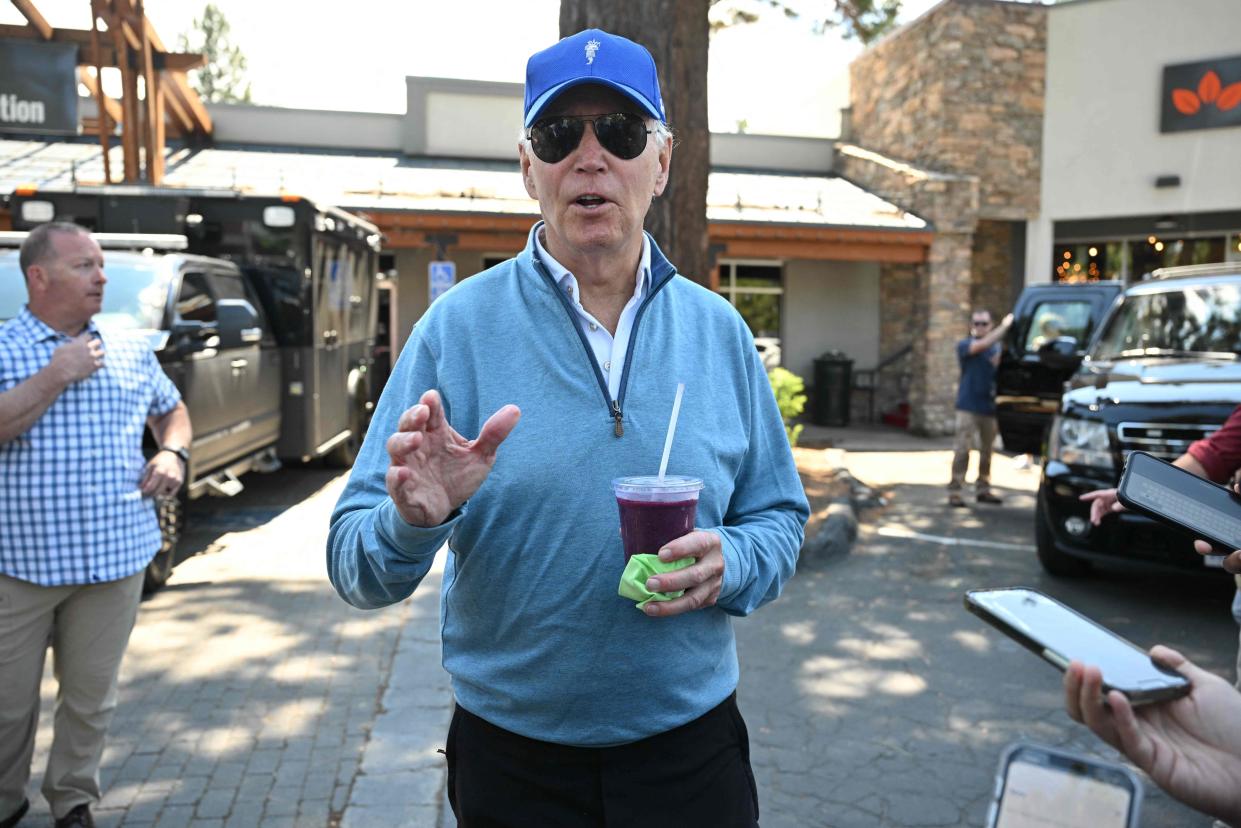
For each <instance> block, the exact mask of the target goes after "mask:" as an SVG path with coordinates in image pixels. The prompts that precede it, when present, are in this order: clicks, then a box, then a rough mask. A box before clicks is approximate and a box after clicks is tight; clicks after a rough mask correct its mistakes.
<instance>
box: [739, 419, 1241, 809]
mask: <svg viewBox="0 0 1241 828" xmlns="http://www.w3.org/2000/svg"><path fill="white" fill-rule="evenodd" d="M927 448H931V449H936V448H938V449H939V450H929V451H926V450H924V451H901V452H893V451H884V452H859V451H855V450H849V451H847V452H846V455H845V460H846V464H847V466H848V468H849V470H850V471H851V473H852V474H853V475H854V476H855V477H857V478H858V479H859V480H862V481H864V482H866V483H869V484H875V485H879V486H881V487H883V488H884V489H886V490H887V491H888V492H889V504H888V505H887V506H885V507H882V508H879V509H874V510H867V511H863V512H862V514H861V515H860V517H861V523H862V526H861V534H860V536H859V538H858V540H857V542H856V543H855V544H854V546H853V549H852V551H851V553H850V554H849V555H848V556H846V557H844V558H837V559H834V560H831V561H829V562H827V563H826V564H825V565H823V566H822V567H821V568H818V569H802V570H801V571H799V572H798V574H797V577H795V578H794V579H793V580H792V581H791V582H790V583H789V585H788V588H787V589H786V591H785V594H784V595H782V596H781V598H780V599H779V600H777V601H776V602H775V603H773V604H771V605H769V606H767V607H765V608H763V609H761V610H759V611H758V612H757V613H755V614H754V615H753V616H751V617H750V618H747V619H744V620H742V621H740V622H739V623H738V624H737V631H738V632H737V638H738V647H739V651H740V656H741V683H740V687H739V690H738V698H739V704H740V706H741V709H742V711H743V712H744V714H745V716H746V720H747V722H748V723H749V729H750V738H751V742H752V757H753V762H754V766H755V775H756V777H757V780H758V785H759V794H760V799H761V806H762V824H763V826H764V828H803V827H804V828H810V827H811V826H813V827H814V828H821V827H822V826H832V828H884V826H981V825H982V824H983V821H984V817H985V813H986V807H987V803H988V799H989V795H990V789H991V785H992V783H993V779H994V776H993V775H994V773H995V769H996V764H997V762H998V760H999V757H1000V753H1001V751H1002V750H1003V748H1004V746H1005V745H1007V744H1008V743H1010V742H1012V741H1015V740H1016V739H1018V738H1022V739H1028V740H1033V741H1036V742H1040V743H1043V744H1050V745H1053V746H1061V747H1066V748H1069V749H1071V750H1077V751H1082V752H1086V753H1090V754H1094V755H1097V756H1102V757H1104V758H1111V759H1117V758H1118V757H1117V755H1116V754H1115V753H1114V752H1112V751H1111V750H1110V749H1108V748H1106V747H1105V746H1103V745H1102V744H1101V743H1100V742H1098V741H1097V740H1095V739H1094V737H1093V735H1091V734H1090V733H1089V732H1088V731H1087V730H1086V729H1085V728H1083V727H1081V726H1079V725H1076V724H1075V723H1073V722H1072V721H1071V720H1069V718H1068V717H1067V715H1066V714H1065V713H1064V710H1063V695H1062V692H1061V689H1060V674H1059V673H1058V672H1057V671H1056V670H1055V669H1053V668H1052V667H1051V666H1049V665H1047V664H1045V663H1044V662H1043V661H1041V660H1040V659H1038V658H1036V657H1035V656H1033V655H1031V654H1030V653H1028V652H1027V651H1026V650H1024V649H1023V648H1021V647H1020V646H1019V645H1017V644H1016V643H1014V642H1011V641H1010V640H1009V639H1007V638H1005V637H1004V636H1003V635H1001V634H1000V633H998V632H995V631H993V630H992V629H991V628H990V627H988V626H987V625H985V624H984V623H983V622H982V621H980V620H978V619H977V618H975V617H974V616H973V615H971V614H969V613H968V612H966V611H965V610H964V608H963V607H962V594H963V593H964V592H965V591H966V590H967V589H972V588H976V587H994V586H1012V585H1026V586H1031V587H1034V588H1036V589H1040V590H1043V591H1045V592H1048V593H1050V594H1052V595H1055V596H1056V597H1058V598H1060V600H1062V601H1065V602H1066V603H1068V604H1069V605H1070V606H1073V607H1075V608H1077V609H1079V610H1081V611H1082V612H1084V613H1086V614H1087V615H1090V616H1091V617H1094V618H1096V619H1097V620H1099V621H1100V622H1102V623H1104V624H1105V625H1107V626H1109V627H1111V628H1112V629H1114V630H1117V631H1118V632H1120V633H1121V634H1122V635H1125V636H1126V637H1128V638H1130V639H1131V640H1133V641H1135V642H1137V643H1139V644H1141V645H1143V646H1148V645H1150V644H1154V643H1157V642H1161V641H1162V642H1166V643H1170V644H1175V645H1176V646H1178V647H1180V648H1182V649H1183V651H1184V652H1185V653H1186V654H1187V655H1188V656H1190V657H1191V658H1193V659H1194V660H1195V661H1198V662H1199V663H1200V664H1201V665H1203V666H1205V667H1207V668H1208V669H1213V670H1216V671H1217V672H1220V673H1221V674H1223V675H1227V676H1231V671H1232V666H1233V659H1234V656H1235V653H1236V646H1237V631H1236V625H1235V624H1234V623H1233V621H1232V619H1231V616H1230V613H1229V600H1230V597H1231V590H1230V588H1229V585H1228V583H1227V580H1226V579H1217V580H1215V581H1210V582H1205V583H1204V582H1203V581H1202V580H1201V579H1182V580H1177V579H1167V578H1163V579H1149V578H1147V579H1143V578H1134V577H1128V576H1120V575H1112V574H1105V575H1101V576H1097V577H1093V578H1087V579H1082V580H1079V581H1059V580H1056V579H1051V578H1049V577H1047V576H1045V575H1043V574H1042V573H1041V571H1040V570H1039V568H1038V564H1037V561H1036V559H1035V555H1034V548H1033V537H1032V519H1033V507H1034V492H1035V491H1036V489H1037V485H1038V472H1037V470H1034V471H1017V470H1016V469H1015V468H1014V467H1013V460H1012V459H1011V458H1008V457H1005V456H1003V455H997V456H996V458H995V464H994V474H993V481H994V482H995V483H996V484H997V485H998V488H999V491H1000V493H1001V494H1003V495H1004V496H1005V499H1006V500H1005V504H1004V505H1003V506H1000V507H987V506H980V505H974V504H973V503H971V507H970V508H968V509H962V510H954V509H949V508H947V507H946V506H945V491H944V484H945V483H946V481H947V476H948V470H949V465H950V459H951V452H950V451H946V450H943V449H942V446H937V444H936V443H935V442H930V443H928V444H927ZM1146 788H1147V794H1146V801H1145V803H1144V807H1143V809H1144V818H1143V820H1142V825H1143V826H1146V828H1155V827H1156V826H1169V828H1171V827H1172V826H1176V828H1182V826H1202V828H1206V826H1207V825H1209V824H1210V820H1208V819H1206V818H1204V817H1201V816H1197V815H1195V814H1193V813H1192V812H1191V811H1189V810H1188V809H1186V808H1184V807H1183V806H1181V805H1180V804H1179V803H1176V802H1174V801H1172V800H1170V799H1169V798H1168V797H1167V796H1166V795H1164V794H1162V793H1161V792H1159V791H1158V790H1157V789H1155V788H1154V786H1153V785H1151V784H1149V783H1148V784H1147V786H1146Z"/></svg>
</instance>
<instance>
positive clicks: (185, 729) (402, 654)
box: [23, 432, 1237, 828]
mask: <svg viewBox="0 0 1241 828" xmlns="http://www.w3.org/2000/svg"><path fill="white" fill-rule="evenodd" d="M837 436H838V437H843V439H838V440H837V445H843V447H844V448H845V449H846V453H845V455H844V457H845V462H846V463H847V465H848V467H849V469H850V471H851V472H852V473H853V474H854V476H855V477H857V478H858V479H860V480H862V481H864V482H866V483H869V484H872V485H875V486H879V487H882V488H884V489H885V490H886V491H887V493H888V504H887V505H886V506H883V507H881V508H878V509H873V510H869V511H865V512H863V513H862V514H861V515H860V517H861V522H862V525H861V534H860V536H859V538H858V541H857V543H856V544H855V545H854V547H853V549H852V552H851V553H850V554H849V555H847V556H844V557H840V558H836V559H833V560H831V561H828V562H826V563H822V564H819V565H817V566H816V567H809V566H807V567H803V569H802V570H801V571H799V573H798V575H797V577H796V578H794V579H793V580H792V582H790V584H789V586H788V588H787V589H786V591H785V594H784V595H783V596H782V597H781V598H780V599H779V600H778V601H776V602H775V603H773V604H771V605H770V606H768V607H765V608H763V609H762V610H760V611H759V612H757V613H755V614H754V615H753V616H752V617H750V618H748V619H743V620H740V621H738V623H737V637H738V646H739V649H740V653H741V661H742V677H741V685H740V688H739V700H740V704H741V707H742V710H743V712H744V713H745V716H746V718H747V721H748V722H749V726H750V736H751V741H752V747H753V761H754V765H755V770H756V774H757V776H758V782H759V787H760V797H761V806H762V824H763V826H764V828H793V827H794V826H814V827H815V828H821V826H836V827H837V828H849V827H850V826H939V825H944V826H949V825H952V826H955V825H966V826H976V825H981V823H982V819H983V815H984V813H985V809H986V803H987V797H988V794H989V790H990V787H991V784H992V780H993V773H994V770H995V765H996V762H997V760H998V758H999V755H1000V752H1001V750H1002V749H1003V747H1004V746H1005V745H1006V744H1008V743H1009V742H1011V741H1013V740H1015V739H1017V738H1026V739H1032V740H1035V741H1039V742H1042V743H1045V744H1050V745H1058V746H1067V747H1069V748H1072V749H1076V750H1083V751H1086V752H1091V753H1095V754H1097V755H1101V756H1105V757H1106V756H1113V757H1114V754H1112V753H1111V752H1110V751H1108V750H1107V749H1101V746H1100V745H1099V743H1098V742H1096V741H1095V740H1094V739H1093V737H1092V736H1091V735H1090V734H1089V733H1088V732H1086V731H1085V730H1084V729H1083V728H1081V727H1080V726H1078V725H1075V724H1074V723H1072V722H1071V721H1069V720H1068V718H1067V717H1066V716H1065V715H1064V713H1063V709H1062V706H1061V694H1060V684H1059V673H1058V672H1057V671H1056V670H1054V669H1053V668H1051V667H1050V666H1048V665H1046V664H1045V663H1043V662H1042V661H1040V660H1039V659H1037V658H1035V657H1034V656H1032V655H1030V654H1029V653H1027V652H1026V651H1025V650H1023V649H1021V648H1020V647H1018V646H1017V645H1016V644H1013V643H1011V642H1010V641H1009V640H1008V639H1006V638H1004V637H1003V636H1001V635H1000V634H998V633H996V632H994V631H992V630H991V628H989V627H987V626H986V625H984V624H983V623H982V622H981V621H979V620H977V619H976V618H975V617H974V616H972V615H970V614H969V613H967V612H966V611H965V610H964V609H963V608H962V605H961V595H962V593H963V592H964V591H965V590H966V589H970V588H973V587H985V586H1003V585H1014V584H1022V585H1028V586H1033V587H1035V588H1038V589H1042V590H1044V591H1046V592H1049V593H1051V594H1053V595H1055V596H1057V597H1059V598H1060V599H1061V600H1063V601H1065V602H1066V603H1069V604H1070V605H1072V606H1074V607H1076V608H1077V609H1079V610H1081V611H1083V612H1085V613H1086V614H1088V615H1090V616H1092V617H1094V618H1096V619H1098V620H1099V621H1101V622H1102V623H1104V624H1106V625H1108V626H1110V627H1111V628H1112V629H1115V630H1117V631H1118V632H1120V633H1121V634H1123V635H1125V636H1126V637H1128V638H1130V639H1131V640H1133V641H1135V642H1137V643H1139V644H1143V645H1146V644H1153V643H1156V642H1165V643H1169V644H1174V645H1176V646H1178V647H1180V648H1182V649H1183V650H1184V652H1186V654H1187V655H1189V656H1190V657H1191V658H1193V659H1194V660H1196V661H1198V662H1199V663H1200V664H1202V665H1204V666H1206V667H1208V668H1211V669H1215V670H1217V671H1219V672H1221V673H1224V674H1230V671H1231V669H1232V665H1233V660H1234V655H1235V651H1236V640H1237V633H1236V628H1235V625H1234V624H1233V622H1232V620H1231V618H1230V615H1229V612H1228V603H1229V599H1230V594H1231V593H1230V589H1229V588H1228V584H1227V582H1223V581H1222V579H1220V580H1217V581H1215V582H1211V581H1203V580H1201V579H1185V580H1168V579H1143V578H1134V577H1129V576H1119V575H1105V576H1097V577H1092V578H1089V579H1086V580H1081V581H1058V580H1053V579H1050V578H1047V577H1046V576H1044V575H1042V574H1041V572H1040V571H1039V569H1038V566H1037V563H1036V561H1035V558H1034V554H1033V548H1032V546H1031V544H1032V536H1031V520H1032V514H1033V492H1034V489H1035V487H1036V485H1037V473H1036V472H1029V471H1018V470H1015V469H1014V468H1013V466H1012V461H1011V459H1009V458H1006V457H1003V456H997V458H996V464H995V465H996V473H995V480H996V483H997V484H998V485H999V487H1000V491H1001V493H1003V494H1004V495H1005V496H1006V501H1005V503H1004V505H1003V506H1000V507H983V506H971V508H970V509H968V510H950V509H948V508H946V507H945V505H944V492H943V488H942V487H943V482H944V480H945V478H946V475H947V470H948V463H949V455H948V452H947V451H946V450H945V444H944V443H943V441H925V440H917V439H915V438H910V437H908V436H907V435H904V434H897V433H892V432H889V433H887V434H877V435H876V434H871V435H868V439H860V440H859V439H855V438H854V436H851V433H849V434H845V435H837ZM874 449H884V450H879V451H876V450H874ZM893 449H899V450H893ZM343 480H344V478H343V477H342V476H338V475H335V474H334V473H331V472H327V471H323V470H316V469H289V470H285V471H281V472H278V473H276V474H274V475H270V476H266V477H260V478H255V479H253V480H251V481H249V485H248V487H247V490H246V491H245V492H243V493H242V494H241V495H239V496H238V498H236V499H233V500H230V501H198V502H196V503H195V504H194V505H193V507H192V508H193V512H192V519H193V520H194V524H193V527H194V528H193V530H192V532H191V536H190V538H189V539H188V541H187V544H186V550H187V552H191V553H196V554H194V556H193V557H191V558H190V559H189V560H187V561H185V562H184V563H182V564H181V565H180V566H179V567H178V568H177V570H176V572H175V573H174V575H173V579H172V583H171V584H170V586H169V588H167V589H166V590H164V591H163V592H161V593H159V594H157V595H156V596H154V597H153V598H151V599H149V600H147V601H146V602H144V604H143V607H142V610H141V612H140V614H139V621H138V626H137V628H136V630H135V633H134V637H133V640H132V643H131V646H130V650H129V654H128V656H127V660H126V662H125V665H124V667H123V670H122V682H121V690H120V708H119V710H118V714H117V717H116V720H115V723H114V727H113V736H112V738H111V739H110V741H109V745H108V749H107V751H106V752H105V756H104V770H103V777H104V785H105V789H106V791H107V793H106V795H105V799H104V802H103V803H102V804H101V806H100V807H99V808H97V809H96V814H97V817H98V821H99V824H100V825H101V826H118V825H126V826H160V828H167V826H197V827H198V828H205V827H207V826H210V828H224V827H225V826H229V827H230V828H234V827H235V828H257V826H263V828H267V826H276V828H280V826H315V828H320V827H321V826H331V828H336V826H341V828H350V827H351V826H359V827H362V826H371V825H411V826H428V827H430V826H451V825H452V824H453V820H452V818H451V814H446V813H445V804H444V800H443V779H444V772H443V764H442V757H440V756H439V754H437V753H436V749H437V748H438V747H440V746H441V745H442V737H443V733H444V731H445V729H446V726H447V719H448V715H449V711H450V709H451V697H450V693H449V690H448V687H447V682H446V677H445V675H444V673H443V670H442V668H440V667H439V662H438V637H437V636H438V624H437V621H436V612H437V601H436V598H435V594H436V587H437V585H438V574H437V573H433V575H432V576H431V577H430V578H429V580H428V582H427V583H426V584H425V587H426V589H424V590H419V592H418V593H416V594H415V595H414V596H413V597H412V598H411V599H409V600H408V601H406V602H404V603H403V604H401V605H398V606H395V607H389V608H387V609H384V610H380V611H376V612H362V611H359V610H354V609H352V608H350V607H348V606H346V605H345V604H344V603H343V602H342V601H340V600H339V598H337V597H336V595H335V593H334V592H332V590H331V587H330V586H329V585H328V584H327V581H326V578H325V576H324V574H323V551H322V550H323V541H324V537H325V535H326V521H327V515H328V513H329V512H330V510H331V507H332V505H333V504H334V502H335V499H336V496H337V494H338V493H339V490H340V487H341V485H343ZM54 689H55V684H54V682H53V681H52V680H51V666H50V659H49V665H48V674H47V676H46V677H45V682H44V708H43V716H42V718H41V722H40V731H39V736H38V739H39V742H38V748H37V751H36V760H35V778H34V779H33V780H32V783H31V786H30V789H29V793H30V796H31V799H32V801H33V802H34V807H33V808H32V811H31V815H30V816H29V817H27V820H26V821H25V822H24V823H23V825H24V826H43V825H47V824H50V823H49V820H48V816H47V808H46V805H45V804H44V803H43V802H42V800H41V797H39V796H38V784H39V782H40V781H41V780H40V777H41V774H42V768H43V765H44V763H45V761H46V749H47V740H48V737H49V735H50V710H51V701H52V694H53V693H54ZM1142 824H1143V825H1144V826H1148V827H1153V826H1178V827H1179V826H1196V825H1201V826H1203V828H1205V826H1207V825H1209V820H1206V819H1205V818H1203V817H1200V816H1196V815H1193V814H1191V813H1190V812H1189V811H1187V810H1186V809H1184V808H1183V807H1182V806H1180V805H1179V804H1177V803H1175V802H1172V801H1170V800H1169V799H1168V798H1167V797H1166V796H1163V795H1161V794H1159V793H1158V792H1157V791H1155V790H1153V788H1149V789H1148V794H1147V798H1146V803H1145V818H1144V820H1143V823H1142Z"/></svg>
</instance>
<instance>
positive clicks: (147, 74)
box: [138, 0, 164, 187]
mask: <svg viewBox="0 0 1241 828" xmlns="http://www.w3.org/2000/svg"><path fill="white" fill-rule="evenodd" d="M138 18H139V19H140V20H143V21H146V11H145V10H144V8H143V6H142V0H138ZM150 32H151V26H150V25H149V23H148V24H147V25H144V26H143V27H142V32H141V35H142V50H141V53H140V55H141V60H142V84H143V86H144V87H145V91H146V100H145V104H146V114H145V118H144V120H143V126H144V127H145V129H144V130H143V138H144V139H145V141H144V143H145V145H146V180H147V183H148V184H151V185H152V186H156V187H158V186H159V185H160V184H162V183H163V181H164V107H163V103H162V96H161V94H160V83H159V73H158V72H156V71H155V57H154V51H153V48H152V46H151V38H150V37H149V34H150Z"/></svg>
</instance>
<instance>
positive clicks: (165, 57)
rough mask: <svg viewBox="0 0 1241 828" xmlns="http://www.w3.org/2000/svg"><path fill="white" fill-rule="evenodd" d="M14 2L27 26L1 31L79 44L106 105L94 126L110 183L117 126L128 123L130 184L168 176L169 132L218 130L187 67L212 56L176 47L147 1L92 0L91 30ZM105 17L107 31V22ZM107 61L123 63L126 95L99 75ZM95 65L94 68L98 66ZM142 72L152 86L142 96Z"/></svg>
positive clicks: (85, 73) (124, 136)
mask: <svg viewBox="0 0 1241 828" xmlns="http://www.w3.org/2000/svg"><path fill="white" fill-rule="evenodd" d="M86 1H87V0H83V2H86ZM11 2H12V3H13V5H14V6H15V7H16V8H17V10H18V11H19V12H21V14H22V16H23V17H25V18H26V25H25V26H11V25H0V37H7V38H16V39H28V40H44V41H50V42H54V43H72V44H75V45H77V46H78V64H79V68H78V80H79V81H80V82H81V83H82V84H83V85H85V86H86V88H87V89H89V90H90V92H91V94H92V95H93V96H94V98H95V101H96V102H97V104H98V106H99V115H98V117H97V118H96V119H95V120H94V121H92V122H90V123H88V124H86V126H87V127H88V128H90V129H91V131H94V132H96V133H97V134H98V135H99V142H100V144H101V145H102V147H103V158H104V173H105V176H106V178H107V180H108V182H109V183H110V182H111V181H112V170H111V166H110V163H109V158H108V149H109V147H108V142H109V136H110V135H111V134H112V129H113V125H119V126H120V128H121V148H122V158H123V163H124V171H123V179H122V180H123V181H124V182H125V183H136V182H140V181H145V182H146V183H149V184H161V183H162V182H163V178H164V146H165V136H166V134H167V132H168V131H171V132H172V133H173V134H174V135H183V136H198V137H206V136H209V135H211V131H212V123H211V116H210V115H209V114H208V113H207V108H206V107H205V106H204V105H203V102H202V100H201V99H200V98H199V97H198V93H197V92H195V91H194V90H193V89H192V88H191V87H190V85H189V81H188V80H187V79H186V77H185V72H186V70H188V69H196V68H198V67H200V66H204V65H206V62H207V59H206V57H205V56H204V55H200V54H189V53H182V52H170V51H169V50H168V49H167V48H166V47H165V46H164V43H163V41H162V40H160V37H159V35H158V34H157V33H156V32H155V28H154V27H153V26H152V25H151V21H150V20H148V19H147V17H146V13H145V11H144V9H143V0H89V2H90V7H91V28H90V29H89V30H84V29H57V28H53V27H52V26H51V24H49V23H48V22H47V20H46V19H45V18H44V17H43V15H42V14H40V13H39V10H38V9H37V8H36V7H35V5H34V2H33V0H11ZM101 21H102V22H103V24H104V28H105V29H106V30H101V29H100V27H99V23H100V22H101ZM105 67H108V68H118V69H120V70H121V89H122V92H121V98H120V100H119V101H117V100H114V99H112V98H109V97H108V96H107V95H105V94H104V91H103V86H102V84H101V83H100V82H99V76H100V73H101V72H102V70H103V69H104V68H105ZM92 68H93V69H94V72H91V71H90V70H91V69H92ZM139 77H141V78H142V81H143V87H144V89H145V94H144V96H143V97H142V98H141V99H139V97H138V78H139Z"/></svg>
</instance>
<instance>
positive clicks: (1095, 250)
mask: <svg viewBox="0 0 1241 828" xmlns="http://www.w3.org/2000/svg"><path fill="white" fill-rule="evenodd" d="M1090 255H1091V256H1098V255H1099V248H1097V247H1092V248H1090Z"/></svg>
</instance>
